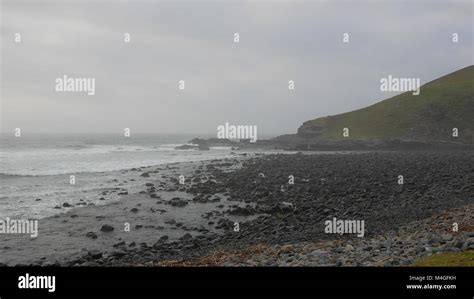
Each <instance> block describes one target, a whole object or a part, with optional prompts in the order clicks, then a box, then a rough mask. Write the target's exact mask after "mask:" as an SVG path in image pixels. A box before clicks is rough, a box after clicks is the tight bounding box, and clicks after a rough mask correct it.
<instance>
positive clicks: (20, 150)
mask: <svg viewBox="0 0 474 299" xmlns="http://www.w3.org/2000/svg"><path fill="white" fill-rule="evenodd" d="M194 137H196V136H190V135H189V136H188V135H163V134H133V135H132V136H131V137H129V138H125V137H124V136H123V135H118V134H116V135H113V134H68V135H62V134H35V135H29V136H28V135H24V136H21V137H15V136H13V135H8V136H6V135H2V136H0V219H2V218H6V217H10V218H35V219H38V218H44V217H49V216H52V215H54V214H57V213H61V212H64V209H59V208H57V209H54V207H55V206H60V207H61V206H62V205H63V204H64V203H68V204H71V205H77V204H81V205H88V204H94V205H100V204H103V203H104V201H99V200H98V198H99V196H98V194H99V193H100V192H101V191H102V190H106V189H108V188H109V187H110V185H111V183H112V182H114V180H115V182H117V180H118V181H120V185H121V187H123V189H124V190H125V189H126V190H128V192H129V193H133V192H135V191H136V192H138V191H140V190H142V189H143V186H141V185H142V184H140V183H139V182H138V181H130V180H129V179H128V177H126V175H125V174H124V173H123V172H121V170H124V169H130V168H138V167H144V166H153V165H161V164H168V163H175V162H190V161H203V160H211V159H221V158H225V157H230V156H232V155H231V151H232V150H231V148H228V147H217V148H211V149H210V150H209V151H197V150H175V147H176V146H179V145H183V144H187V143H188V141H189V140H191V139H193V138H194ZM203 137H205V138H206V137H209V136H203ZM70 175H74V176H75V181H76V182H75V184H74V185H73V184H70ZM117 199H118V198H110V199H109V198H108V199H107V202H110V200H117Z"/></svg>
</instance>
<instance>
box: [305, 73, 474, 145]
mask: <svg viewBox="0 0 474 299" xmlns="http://www.w3.org/2000/svg"><path fill="white" fill-rule="evenodd" d="M473 86H474V66H469V67H466V68H464V69H461V70H458V71H456V72H454V73H451V74H449V75H446V76H444V77H441V78H439V79H436V80H434V81H431V82H429V83H427V84H425V85H423V86H422V87H421V93H420V94H419V95H418V96H414V95H412V92H406V93H403V94H400V95H397V96H395V97H392V98H389V99H387V100H384V101H381V102H379V103H377V104H374V105H372V106H369V107H366V108H363V109H360V110H355V111H352V112H348V113H343V114H339V115H335V116H328V117H322V118H318V119H315V120H311V121H308V122H306V123H305V124H304V126H308V125H309V126H311V124H322V125H326V128H325V129H324V130H323V131H322V136H323V137H326V138H329V139H339V138H342V133H341V132H342V129H343V128H349V129H350V136H351V138H356V139H372V138H375V139H384V138H399V139H409V140H449V139H452V137H451V130H452V128H453V127H457V128H458V129H459V132H460V137H459V138H458V141H463V140H467V141H472V140H473V138H474V121H473V118H474V87H473Z"/></svg>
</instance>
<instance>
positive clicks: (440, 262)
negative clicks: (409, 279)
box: [412, 251, 474, 267]
mask: <svg viewBox="0 0 474 299" xmlns="http://www.w3.org/2000/svg"><path fill="white" fill-rule="evenodd" d="M412 266H429V267H431V266H433V267H435V266H448V267H449V266H453V267H455V266H471V267H472V266H474V251H464V252H456V253H454V252H448V253H438V254H434V255H431V256H428V257H425V258H422V259H420V260H418V261H416V262H415V263H413V265H412Z"/></svg>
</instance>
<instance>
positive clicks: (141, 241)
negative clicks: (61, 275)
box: [0, 152, 474, 266]
mask: <svg viewBox="0 0 474 299" xmlns="http://www.w3.org/2000/svg"><path fill="white" fill-rule="evenodd" d="M472 155H473V154H472V153H470V152H467V153H456V152H453V153H451V152H448V153H446V152H443V153H436V152H434V153H433V152H415V153H414V152H401V153H400V152H398V153H397V152H390V153H380V152H370V153H344V154H341V153H331V154H316V155H308V154H272V155H264V156H257V157H251V156H248V155H247V156H238V157H237V158H227V159H220V160H211V161H199V162H185V163H178V164H176V163H175V164H166V165H159V166H150V167H146V168H140V169H135V170H132V169H130V170H128V171H127V172H129V173H130V175H132V176H134V177H135V179H136V180H137V181H139V182H140V184H142V190H141V191H140V192H138V193H137V194H125V195H123V196H122V198H121V199H120V200H119V201H116V202H113V203H109V204H105V205H100V206H86V207H82V208H79V209H74V210H71V211H67V212H66V213H63V214H60V215H56V216H53V217H50V218H45V219H43V220H42V221H40V224H39V236H38V238H36V239H29V238H22V237H21V238H20V237H18V236H13V235H0V240H1V241H2V247H0V264H3V265H9V266H12V265H30V264H32V265H40V266H47V265H61V266H166V265H179V263H184V264H185V263H187V262H186V261H190V260H191V261H192V260H193V259H198V260H199V258H202V259H205V257H206V256H210V255H212V254H213V253H215V252H225V253H226V252H232V251H237V252H238V251H239V250H244V251H245V250H249V248H252V246H260V247H261V246H265V247H266V248H278V247H277V246H287V247H286V248H287V249H285V250H290V249H289V248H290V247H288V246H290V245H291V246H292V247H295V248H296V249H295V252H298V250H299V249H298V248H299V246H300V245H298V244H305V242H309V243H310V244H313V243H315V244H319V243H320V242H323V243H324V242H334V244H339V245H338V246H335V247H334V250H336V248H339V247H341V246H342V245H344V247H343V248H346V247H348V245H350V246H352V247H353V248H355V249H357V248H359V246H357V245H356V243H354V245H351V244H352V242H355V241H354V238H352V237H351V236H331V235H328V234H324V226H323V225H322V223H323V222H324V220H326V219H332V217H333V216H334V217H337V218H342V219H364V220H365V221H366V228H367V232H366V237H364V238H361V240H359V241H361V242H362V241H363V242H365V241H367V240H371V241H369V242H372V241H373V242H376V243H377V242H379V241H381V240H379V239H378V238H379V237H380V236H382V235H384V234H385V233H387V232H396V231H397V229H399V228H401V227H404V226H406V225H408V226H409V225H410V224H411V223H414V221H418V220H420V219H430V217H436V215H438V214H441V213H448V214H449V213H451V212H450V211H456V209H460V208H462V207H469V209H470V210H469V211H470V212H471V214H472V206H468V204H469V203H470V202H472V194H474V193H473V190H472V189H473V187H472V186H470V185H468V184H467V182H469V181H470V180H471V181H472V180H473V177H472V172H470V170H469V163H468V161H470V160H469V159H472V158H473V157H472ZM402 170H404V172H405V173H404V174H405V177H406V179H405V180H406V183H405V184H404V185H402V186H400V185H398V184H397V175H398V174H399V173H400V171H402ZM145 173H146V174H147V175H144V174H145ZM262 173H263V174H264V176H261V175H260V174H262ZM181 174H183V175H184V176H185V184H184V185H181V184H180V183H179V179H178V177H179V175H181ZM290 174H291V175H294V177H295V184H294V185H290V184H288V176H289V175H290ZM440 182H441V183H440ZM469 196H471V197H469ZM288 204H291V205H292V207H291V208H290V206H289V205H288ZM453 213H455V212H453ZM460 219H461V217H460ZM471 220H472V219H471ZM236 222H238V223H239V227H240V229H239V232H235V231H234V230H233V229H234V224H235V223H236ZM125 223H128V224H130V231H124V229H125ZM111 227H112V228H113V229H111ZM472 230H474V228H470V231H467V232H466V233H468V234H469V233H471V232H472ZM459 236H461V234H459ZM459 236H457V235H456V236H452V240H456V241H462V242H463V243H462V245H461V247H459V248H458V249H461V248H462V246H464V244H465V246H464V247H465V249H470V246H471V245H470V244H471V243H469V242H472V239H470V238H472V237H471V236H470V235H466V237H459ZM473 236H474V235H473ZM435 237H436V236H435ZM438 238H441V237H440V236H439V237H438ZM446 238H448V237H446ZM357 239H358V238H355V240H356V241H357ZM452 240H450V241H449V242H451V241H452ZM397 241H402V240H396V241H395V242H397ZM363 242H362V243H363ZM415 243H416V242H415ZM415 243H414V244H415ZM451 243H452V242H451ZM451 243H450V244H451ZM458 243H459V242H458ZM328 244H329V243H328ZM377 244H378V243H377ZM402 244H403V241H402ZM433 244H434V245H436V244H437V243H433ZM445 244H446V242H445ZM445 244H441V243H440V245H445ZM455 245H456V244H455ZM318 246H319V245H318ZM350 246H349V247H348V248H349V249H350V248H351V247H350ZM406 246H409V245H406ZM410 246H411V245H410ZM414 246H415V245H414ZM453 246H454V245H453ZM453 246H451V247H453ZM372 247H373V246H372ZM454 247H455V246H454ZM472 247H474V243H473V245H472ZM315 248H316V249H314V250H313V251H315V250H321V249H317V247H315ZM456 248H457V247H456ZM265 250H270V249H265ZM272 250H273V249H272ZM337 250H339V249H337ZM420 250H421V249H420ZM290 251H291V250H290ZM349 251H350V250H349ZM250 252H251V250H250ZM264 252H266V251H264ZM270 252H271V250H270V251H268V252H267V253H268V256H271V254H270ZM302 252H304V251H302ZM343 252H344V250H343ZM354 252H357V250H355V251H354ZM369 252H371V250H369ZM224 255H225V254H224ZM263 256H265V255H263ZM328 256H332V255H331V254H330V253H328ZM335 256H337V254H336V255H335ZM363 256H364V255H360V257H359V259H361V258H362V257H363ZM413 257H416V255H415V254H413ZM357 259H358V257H357V256H355V257H354V260H355V262H354V263H355V264H358V260H357ZM293 260H294V261H297V260H298V259H295V258H293ZM293 260H292V261H293ZM303 260H304V259H303ZM305 261H307V260H305ZM408 261H409V259H405V260H403V261H398V263H399V265H406V264H407V262H408ZM188 263H190V262H188ZM307 264H308V265H316V266H321V265H336V266H337V265H346V264H347V263H346V262H345V261H340V260H339V262H337V261H336V262H335V263H334V264H332V262H327V261H326V262H325V261H323V260H320V261H319V262H315V261H314V260H313V261H309V260H308V261H307ZM189 265H194V264H192V263H190V264H189ZM195 265H200V263H199V262H196V263H195ZM222 265H228V266H232V265H248V266H253V265H265V266H273V265H283V266H286V265H288V266H294V265H298V263H297V262H295V263H293V264H292V262H291V261H289V262H288V261H285V262H284V263H282V262H280V261H278V260H273V259H271V258H269V259H268V260H266V261H265V259H263V260H261V261H260V262H259V261H258V260H257V261H254V263H252V262H249V263H246V262H242V261H240V262H239V261H238V260H235V261H234V262H229V261H226V262H223V264H222ZM362 265H363V264H362ZM382 265H383V264H382ZM393 265H397V262H395V263H394V264H393ZM386 266H388V264H387V265H386Z"/></svg>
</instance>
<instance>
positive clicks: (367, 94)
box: [1, 0, 474, 135]
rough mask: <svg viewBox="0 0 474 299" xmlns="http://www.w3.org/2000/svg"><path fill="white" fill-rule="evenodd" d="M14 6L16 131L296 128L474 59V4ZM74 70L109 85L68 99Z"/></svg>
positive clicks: (11, 77) (9, 115)
mask: <svg viewBox="0 0 474 299" xmlns="http://www.w3.org/2000/svg"><path fill="white" fill-rule="evenodd" d="M1 3H2V4H1V5H2V7H1V11H2V15H1V26H2V32H1V41H2V44H1V50H2V53H1V58H2V66H1V70H2V78H1V83H2V103H1V104H2V105H1V117H2V119H1V124H2V126H1V130H2V131H3V132H11V133H12V134H13V130H14V128H21V129H22V132H23V133H25V132H71V133H72V132H87V133H89V132H102V133H103V132H119V133H122V132H123V128H131V130H132V132H157V133H197V134H199V133H208V134H209V133H211V134H212V133H214V132H216V128H217V126H219V125H221V124H224V123H225V122H229V123H231V124H236V125H237V124H238V125H243V124H249V125H257V126H258V133H259V134H273V135H277V134H282V133H294V132H296V130H297V128H298V126H300V125H301V123H302V122H304V121H306V120H309V119H313V118H316V117H320V116H326V115H333V114H338V113H342V112H347V111H351V110H354V109H358V108H362V107H365V106H368V105H371V104H373V103H376V102H378V101H380V100H383V99H385V98H388V97H390V96H391V95H395V94H388V93H382V92H380V79H381V78H382V77H387V76H388V75H392V76H395V77H419V78H420V79H421V82H422V83H425V82H428V81H430V80H433V79H435V78H437V77H439V76H442V75H444V74H447V73H450V72H452V71H455V70H457V69H460V68H463V67H466V66H468V65H472V64H473V56H472V55H473V54H472V53H473V23H472V22H473V3H474V2H473V1H471V0H467V1H453V0H450V1H442V2H436V1H249V2H244V1H234V2H230V1H213V2H205V1H173V2H171V1H120V2H117V1H115V2H113V1H99V0H96V1H94V0H88V1H72V0H70V1H64V0H62V1H19V0H14V1H13V0H11V1H5V0H1ZM17 32H19V33H21V34H22V42H21V43H15V42H14V38H15V33H17ZM126 32H128V33H130V34H131V42H130V43H128V44H127V43H124V41H123V34H124V33H126ZM236 32H238V33H239V34H240V42H239V43H234V41H233V39H234V33H236ZM345 32H347V33H349V34H350V42H349V43H343V42H342V37H343V36H342V35H343V33H345ZM453 33H458V34H459V42H458V43H453V42H452V34H453ZM63 75H68V76H70V77H92V78H95V80H96V82H95V84H96V93H95V95H94V96H87V95H86V93H60V92H56V91H55V85H56V84H55V80H56V78H59V77H62V76H63ZM179 80H185V90H179V89H178V81H179ZM289 80H294V81H295V90H294V91H289V90H288V81H289Z"/></svg>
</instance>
